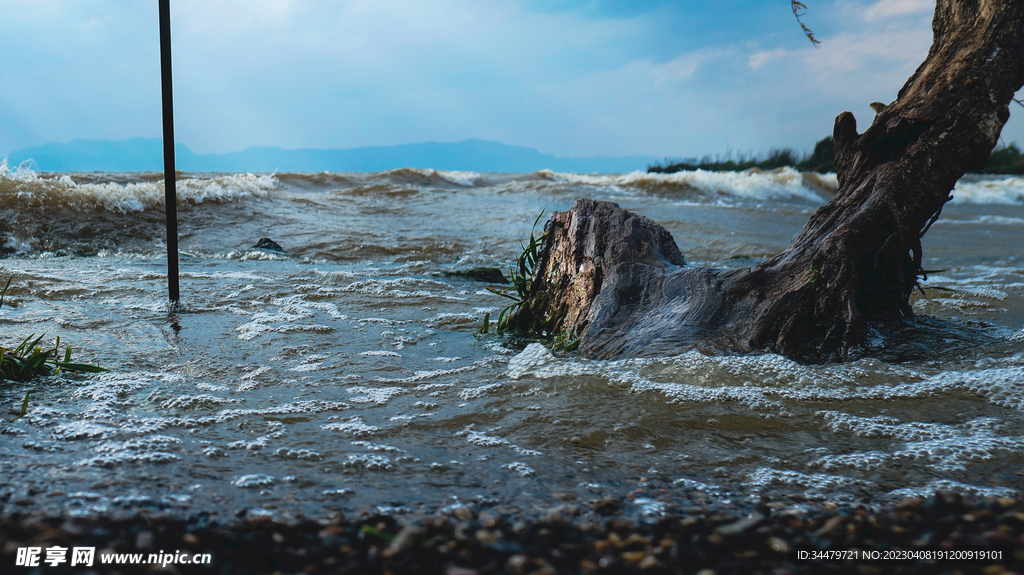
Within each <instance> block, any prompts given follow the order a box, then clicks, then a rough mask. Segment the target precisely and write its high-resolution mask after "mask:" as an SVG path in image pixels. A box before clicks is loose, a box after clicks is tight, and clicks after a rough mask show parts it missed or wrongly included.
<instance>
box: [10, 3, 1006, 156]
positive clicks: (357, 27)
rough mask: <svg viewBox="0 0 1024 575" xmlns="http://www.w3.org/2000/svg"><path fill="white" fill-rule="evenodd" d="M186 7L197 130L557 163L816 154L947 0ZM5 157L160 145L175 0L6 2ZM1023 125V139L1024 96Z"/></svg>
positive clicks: (925, 35) (881, 91)
mask: <svg viewBox="0 0 1024 575" xmlns="http://www.w3.org/2000/svg"><path fill="white" fill-rule="evenodd" d="M806 3H807V4H808V7H809V11H808V13H807V15H806V16H805V18H804V19H805V22H806V23H807V24H808V25H809V26H810V27H811V28H812V29H814V31H815V33H816V34H817V36H818V38H819V39H820V40H821V41H822V45H821V46H820V47H819V48H814V47H812V46H811V44H810V43H809V42H808V41H807V39H806V38H805V37H804V36H803V34H802V33H801V31H800V28H799V26H798V25H797V23H796V21H795V20H794V18H793V15H792V13H791V12H790V10H789V3H788V2H786V1H784V0H772V1H770V2H763V1H761V2H758V1H749V0H706V1H705V0H690V1H685V2H684V1H675V2H669V1H659V0H629V1H627V0H349V1H340V0H337V1H325V0H319V1H315V0H171V13H172V30H173V43H174V87H175V102H174V105H175V131H176V136H177V138H176V139H177V141H178V142H180V143H184V144H185V145H187V146H189V147H190V148H191V149H192V150H193V151H195V152H199V153H208V152H228V151H234V150H240V149H243V148H246V147H249V146H280V147H284V148H301V147H318V148H351V147H359V146H371V145H391V144H403V143H415V142H426V141H438V142H454V141H460V140H464V139H468V138H480V139H485V140H494V141H500V142H504V143H507V144H517V145H523V146H528V147H531V148H536V149H538V150H540V151H541V152H545V153H549V154H554V155H557V156H595V155H614V156H618V155H637V154H642V155H652V156H656V157H686V156H699V155H704V154H720V153H725V152H726V151H728V150H733V151H736V152H748V151H752V152H760V151H766V150H768V149H769V148H772V147H792V148H795V149H797V150H801V151H809V150H810V149H811V148H812V146H813V144H814V142H815V141H816V140H818V139H820V138H821V137H823V136H825V135H828V134H829V133H830V132H831V129H832V121H833V118H834V117H835V116H836V115H837V114H838V113H840V112H842V111H844V110H850V111H852V112H854V114H855V115H856V116H857V118H858V122H859V124H860V126H861V129H863V128H864V127H866V125H867V124H868V123H870V119H871V118H872V117H873V113H872V112H871V110H870V108H869V107H868V104H869V103H870V102H873V101H882V102H889V101H891V100H893V99H894V98H895V97H896V92H897V91H898V90H899V88H900V87H901V86H902V84H903V82H904V81H905V80H906V79H907V77H909V75H910V74H911V73H912V72H913V71H914V69H915V68H916V67H917V65H918V64H919V63H920V62H921V61H922V59H923V58H924V56H925V53H926V52H927V50H928V46H929V45H930V43H931V29H930V22H931V13H932V10H933V8H934V2H928V1H927V0H882V1H870V0H868V1H858V0H844V1H832V2H817V1H814V0H808V1H807V2H806ZM0 14H2V15H3V17H2V18H0V54H2V55H3V60H2V62H0V87H2V89H0V157H2V156H3V155H5V154H6V153H8V152H10V151H13V150H16V149H19V148H23V147H28V146H34V145H39V144H42V143H46V142H53V141H61V142H67V141H70V140H72V139H76V138H81V139H115V140H116V139H125V138H131V137H139V136H141V137H159V135H160V70H159V44H158V15H157V1H156V0H31V1H29V0H0ZM1011 113H1012V114H1013V116H1012V118H1011V120H1010V123H1009V124H1007V126H1006V127H1005V128H1004V130H1003V138H1004V140H1005V141H1006V142H1007V143H1008V142H1010V141H1017V142H1019V143H1024V120H1021V117H1024V108H1021V107H1019V106H1016V105H1014V106H1013V108H1012V109H1011Z"/></svg>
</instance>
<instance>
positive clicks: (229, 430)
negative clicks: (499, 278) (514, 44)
mask: <svg viewBox="0 0 1024 575" xmlns="http://www.w3.org/2000/svg"><path fill="white" fill-rule="evenodd" d="M159 179H160V177H159V174H39V173H35V172H33V171H31V170H29V169H25V168H21V169H11V168H9V167H8V166H7V165H6V164H3V165H2V166H0V249H2V250H3V252H4V253H5V254H6V255H5V257H4V258H3V259H0V281H4V282H6V279H7V277H10V276H13V278H14V280H13V282H12V283H11V289H10V291H9V293H8V296H7V299H6V301H5V302H4V306H3V309H2V310H0V345H3V346H6V347H14V346H16V345H17V344H18V343H19V342H20V341H21V340H22V339H24V338H25V337H26V336H28V335H29V334H32V333H35V334H40V333H44V332H45V333H46V334H47V340H49V341H52V338H53V337H55V336H60V337H61V341H62V345H63V343H69V344H71V345H72V346H73V348H74V349H73V354H74V359H75V360H76V361H83V362H90V363H95V364H99V365H102V366H105V367H107V368H109V369H110V370H111V371H110V372H109V373H105V374H96V375H67V376H64V375H61V376H56V377H52V378H46V379H39V380H36V381H33V382H30V383H15V382H3V383H0V478H2V479H0V509H2V510H3V511H4V512H6V513H10V512H13V511H18V510H20V511H33V512H47V513H51V514H59V515H68V514H96V513H114V512H117V511H118V510H122V509H129V510H130V509H134V508H138V507H147V506H148V507H153V506H156V507H163V508H167V509H171V510H178V511H180V512H182V513H194V512H199V511H210V512H217V513H221V514H229V513H232V512H234V511H236V510H239V509H242V508H246V509H249V513H250V514H255V513H262V514H267V515H273V516H275V517H278V518H280V519H289V518H292V517H294V516H295V515H296V514H298V513H301V514H305V515H309V516H323V515H325V514H330V513H334V512H338V511H341V512H352V511H359V510H373V512H392V513H394V512H403V511H412V512H429V511H431V510H436V509H439V508H444V507H445V506H450V505H452V504H453V503H457V502H475V504H477V505H504V506H510V505H514V506H518V507H519V508H520V509H524V510H530V509H542V508H545V507H547V506H549V505H550V504H551V502H553V501H556V500H557V499H558V498H561V499H571V498H576V499H580V500H585V499H587V498H590V499H594V498H599V497H603V496H606V495H616V496H622V495H627V494H628V493H629V492H630V491H631V490H632V489H635V488H636V486H638V485H648V486H650V485H658V486H661V488H662V489H663V490H670V491H671V490H675V491H677V492H681V493H682V492H685V493H689V494H698V495H702V496H705V497H707V498H709V499H713V500H716V501H725V502H729V501H733V502H738V503H737V504H739V503H742V502H754V501H759V500H760V498H761V496H762V495H770V496H787V495H793V494H796V495H798V496H800V497H807V498H811V499H815V498H818V499H820V498H829V499H831V500H844V499H845V500H853V499H856V498H861V497H865V496H868V497H873V498H883V499H884V498H903V497H907V496H911V495H917V494H922V495H923V494H928V493H930V492H932V491H934V490H935V489H936V488H941V487H950V488H954V489H958V490H961V491H965V492H971V493H975V494H979V495H983V496H984V495H1010V494H1014V493H1018V492H1019V490H1020V489H1021V488H1022V486H1024V476H1022V475H1021V470H1022V469H1024V259H1022V256H1021V253H1020V246H1022V245H1024V180H1022V179H1019V178H1009V177H989V178H980V177H974V178H970V177H969V178H967V179H965V180H964V181H961V182H960V184H959V185H958V188H957V190H956V191H954V195H955V199H954V201H953V202H951V203H949V204H947V206H946V208H945V209H944V211H943V215H942V218H941V219H940V220H939V221H938V222H937V223H936V224H935V225H934V227H933V228H932V229H931V231H930V232H929V233H928V235H927V236H926V238H925V245H924V250H925V251H924V258H925V260H924V261H925V268H927V269H930V270H941V271H933V272H932V273H930V274H929V278H928V280H927V281H926V282H925V283H924V294H923V295H922V294H917V295H915V297H914V309H915V311H916V312H917V313H918V316H917V318H916V319H915V321H914V322H912V323H911V324H910V325H909V326H906V327H904V328H901V329H888V330H886V331H885V333H882V332H879V333H876V334H873V336H872V347H871V349H870V350H869V352H868V354H867V356H866V357H864V358H863V359H860V360H858V361H854V362H851V363H847V364H826V365H813V366H805V365H800V364H798V363H795V362H792V361H790V360H788V359H785V358H783V357H780V356H777V355H772V354H762V355H753V356H740V357H735V356H732V357H731V356H725V355H722V356H705V355H701V354H700V353H697V352H690V353H686V354H684V355H681V356H678V357H665V358H647V359H637V360H628V359H627V360H621V361H591V360H586V359H582V358H580V357H578V356H575V355H573V354H572V353H569V354H552V353H551V352H550V351H548V350H547V349H546V348H544V347H543V346H540V345H539V344H533V345H530V346H528V347H525V348H521V347H520V346H517V345H514V344H513V343H512V342H507V341H503V340H502V339H501V338H499V337H498V336H497V335H495V334H490V335H486V336H484V335H480V334H477V333H475V332H477V331H478V330H479V329H480V327H481V325H482V319H483V316H484V314H485V313H488V312H490V313H491V314H492V317H494V316H496V315H497V311H499V310H500V309H501V307H503V306H504V305H505V303H504V300H503V299H502V298H500V297H498V296H495V295H494V294H492V293H490V292H489V291H487V290H486V287H487V286H488V284H484V283H481V282H478V281H473V280H469V279H464V278H460V277H453V276H448V275H445V272H450V271H453V270H458V269H465V268H468V267H473V266H498V267H502V268H507V265H508V263H509V262H510V261H511V260H512V259H513V258H514V257H515V256H516V255H517V253H518V251H519V242H520V241H521V240H523V239H524V238H527V237H528V236H529V234H530V227H531V224H532V223H533V221H534V219H535V218H536V216H537V214H539V213H540V212H541V211H544V212H545V213H546V214H547V213H550V212H551V211H553V210H564V209H567V208H568V207H569V206H570V205H571V204H572V202H573V200H575V199H576V198H578V197H592V198H597V199H604V200H611V201H615V202H617V203H619V204H620V205H621V206H622V207H624V208H626V209H629V210H632V211H635V212H638V213H641V214H644V215H647V216H649V217H651V218H653V219H654V220H656V221H658V222H659V223H661V224H662V225H664V226H665V227H666V228H667V229H668V230H669V231H671V232H672V234H673V236H674V237H675V239H676V241H677V243H678V244H679V247H680V249H681V250H682V252H683V253H684V254H685V256H686V258H687V261H688V262H689V263H691V264H697V265H709V266H715V267H723V266H735V265H750V264H752V263H756V262H757V261H759V260H760V259H763V258H765V257H767V256H770V255H772V254H774V253H777V252H778V251H780V250H782V249H784V248H785V247H786V246H787V245H788V243H789V241H790V239H791V238H792V237H793V236H794V235H795V234H796V233H797V231H798V230H799V228H800V226H801V225H802V224H803V222H804V221H806V219H807V218H808V217H809V216H810V214H811V213H813V211H814V210H815V209H816V208H817V207H818V206H820V205H821V204H822V203H823V202H824V201H826V200H827V198H828V197H830V196H831V194H833V193H834V192H835V189H836V182H835V176H834V175H825V176H819V175H816V174H800V173H798V172H795V171H793V170H790V169H782V170H778V171H774V172H771V173H761V174H758V173H707V172H683V173H678V174H671V175H648V174H642V173H634V174H627V175H621V176H588V175H576V174H560V173H553V172H548V171H541V172H536V173H531V174H490V173H487V174H476V173H468V172H438V171H432V170H408V169H407V170H393V171H388V172H382V173H375V174H275V175H267V174H264V175H251V174H220V175H210V174H183V175H182V176H181V177H180V178H179V184H178V193H179V219H180V237H181V240H180V244H181V250H182V254H181V291H182V303H183V304H184V307H185V309H184V310H183V311H181V312H180V313H175V314H169V313H168V307H167V302H166V298H167V295H166V293H167V292H166V260H165V248H164V242H163V214H162V203H163V186H162V183H160V181H159ZM261 237H270V238H272V239H273V240H274V241H276V242H277V243H278V244H280V245H281V246H282V247H283V248H284V249H285V250H286V251H287V255H284V254H280V253H275V252H272V251H266V250H258V249H252V247H251V246H253V245H254V244H255V243H256V242H257V240H259V239H260V238H261ZM732 256H744V257H742V258H735V257H732ZM729 258H732V259H729ZM26 393H29V394H30V399H29V406H28V412H27V414H26V415H25V416H24V417H20V418H19V417H18V414H19V413H20V409H21V405H22V401H23V400H24V398H25V395H26ZM643 501H647V500H643ZM648 507H649V508H648V509H647V511H648V512H651V513H654V512H657V510H658V509H659V508H658V507H657V506H656V505H655V506H654V507H650V506H648ZM651 509H653V510H654V511H651Z"/></svg>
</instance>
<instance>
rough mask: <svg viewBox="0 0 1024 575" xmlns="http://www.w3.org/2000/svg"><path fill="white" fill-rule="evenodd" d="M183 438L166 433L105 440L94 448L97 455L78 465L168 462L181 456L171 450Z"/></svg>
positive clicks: (98, 465)
mask: <svg viewBox="0 0 1024 575" xmlns="http://www.w3.org/2000/svg"><path fill="white" fill-rule="evenodd" d="M180 443H181V440H180V439H178V438H176V437H169V436H166V435H150V436H147V437H140V438H138V439H132V440H128V441H104V442H101V443H99V444H98V445H96V446H95V447H94V448H93V449H94V450H95V451H96V452H97V453H99V454H100V455H97V456H96V457H92V458H89V459H83V460H81V461H78V462H76V465H82V466H92V467H114V466H116V465H119V464H122V463H168V462H171V461H176V460H178V459H180V457H179V456H178V455H176V454H174V453H171V452H170V450H171V449H173V448H174V447H175V446H176V445H178V444H180Z"/></svg>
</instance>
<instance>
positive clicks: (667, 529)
mask: <svg viewBox="0 0 1024 575" xmlns="http://www.w3.org/2000/svg"><path fill="white" fill-rule="evenodd" d="M673 496H678V494H673V493H662V494H661V496H660V497H659V498H658V499H654V500H651V503H652V504H656V503H657V502H658V500H659V499H660V500H664V499H667V498H670V497H673ZM628 499H629V496H627V497H626V498H614V497H605V498H602V499H595V500H592V501H589V502H587V503H585V504H584V505H577V504H575V503H564V504H561V505H555V506H553V507H551V508H549V509H546V510H523V509H518V508H513V507H506V506H502V505H501V504H500V503H498V504H495V505H481V504H463V505H456V506H449V507H446V508H443V509H441V510H439V511H437V512H435V513H433V514H429V515H428V514H397V515H381V514H377V513H373V512H372V511H370V510H366V511H363V512H362V513H359V512H348V513H346V514H345V515H343V516H337V517H334V518H332V519H319V520H318V519H311V518H302V519H299V520H298V521H296V522H294V523H285V522H280V521H277V520H274V519H272V518H270V517H267V516H260V515H256V516H246V515H245V514H243V516H242V517H222V516H218V515H212V514H210V513H206V512H203V513H197V514H191V515H188V516H180V515H176V514H174V513H171V512H167V511H156V512H154V511H151V510H149V509H142V510H134V511H125V512H122V513H114V514H110V515H105V516H81V517H46V516H38V515H26V514H20V513H13V514H10V515H0V550H2V551H0V554H2V557H0V565H2V566H3V569H2V570H7V569H13V570H22V569H24V572H26V573H28V572H32V571H29V570H28V569H26V568H25V567H22V566H18V565H17V561H18V549H19V548H27V547H39V548H40V549H41V553H40V561H39V567H37V571H36V572H46V573H51V572H68V573H76V572H77V573H94V572H95V573H114V572H120V573H144V572H151V570H152V568H154V567H155V566H151V565H147V564H137V565H131V564H116V565H115V564H103V563H102V562H101V556H102V555H105V554H107V553H116V554H142V555H141V556H140V557H141V558H142V559H141V560H143V561H147V560H149V555H150V554H156V555H157V557H156V559H157V561H159V560H161V559H162V560H163V561H164V562H165V563H169V565H168V566H167V567H166V568H167V569H171V568H173V571H170V572H177V573H276V572H281V573H395V574H398V573H445V574H446V575H473V574H484V573H533V574H537V575H539V574H553V573H652V574H653V573H702V575H711V574H712V573H715V574H718V575H721V574H725V573H765V574H769V573H770V574H773V575H783V574H800V573H834V572H858V573H951V574H952V573H986V574H990V575H994V574H998V573H1019V572H1021V569H1022V567H1024V500H1022V499H1021V498H989V499H974V498H971V497H964V496H962V495H961V494H959V493H957V492H953V491H938V492H936V493H935V494H934V495H932V496H931V497H929V498H927V499H921V498H910V499H905V500H903V501H899V502H876V501H870V500H869V501H860V502H855V503H838V504H837V503H834V502H829V501H813V502H811V501H795V500H792V499H788V498H787V499H785V500H776V501H771V500H768V499H767V498H766V499H765V500H764V501H762V502H761V503H760V504H758V505H756V506H754V507H753V509H752V510H750V511H749V512H747V511H746V510H742V509H733V510H732V511H729V510H723V509H722V508H721V506H716V503H720V502H716V501H714V500H712V501H710V502H709V503H708V504H707V505H694V506H691V507H689V508H687V509H682V510H681V511H680V512H679V513H667V512H666V513H662V514H659V515H648V516H643V515H640V516H627V515H624V514H623V510H624V509H625V508H626V507H627V505H626V504H627V503H630V501H628ZM635 502H636V501H635V500H634V501H633V503H635ZM249 515H251V514H249ZM54 545H58V546H61V547H64V548H68V549H70V548H72V547H94V548H95V550H96V551H95V559H94V565H93V567H92V568H91V570H89V568H87V567H83V566H81V565H79V566H74V567H71V566H69V564H68V563H67V562H65V563H63V564H61V565H58V566H57V567H51V566H49V565H46V564H45V559H46V548H48V547H51V546H54ZM982 546H988V547H982ZM992 546H1002V547H992ZM983 548H987V549H993V550H997V551H1000V552H1001V553H1002V554H1003V555H1004V559H1003V560H1002V561H995V562H993V561H988V562H979V561H973V562H972V561H968V562H966V563H959V564H953V563H942V564H939V563H935V562H934V561H933V562H928V561H922V560H912V559H910V560H904V561H899V560H889V561H885V560H881V559H879V560H876V561H875V562H873V563H872V562H869V561H866V560H865V559H864V556H863V552H864V551H878V552H881V553H883V554H884V553H886V552H888V553H890V554H891V553H893V552H900V551H922V550H932V551H934V550H958V551H964V550H978V549H983ZM798 550H804V551H813V550H819V551H825V550H830V551H845V552H846V557H847V559H846V560H845V561H811V560H809V559H807V560H805V561H802V562H801V561H799V560H797V556H796V552H797V551H798ZM852 550H858V551H859V552H860V553H862V555H861V556H860V557H859V558H858V559H856V560H852V559H850V557H851V555H850V553H851V552H852ZM176 553H177V554H176ZM181 553H184V555H181ZM202 554H209V555H210V563H209V564H208V565H190V564H183V563H176V562H175V559H181V558H182V557H185V558H188V557H190V556H193V555H202ZM1009 554H1012V555H1013V556H1012V557H1006V555H1009ZM142 556H145V557H142ZM68 559H70V551H69V552H68ZM115 559H116V558H115ZM121 559H125V560H127V559H128V558H127V557H121ZM1007 564H1009V565H1008V566H1007Z"/></svg>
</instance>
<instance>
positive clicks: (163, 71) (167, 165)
mask: <svg viewBox="0 0 1024 575" xmlns="http://www.w3.org/2000/svg"><path fill="white" fill-rule="evenodd" d="M160 79H161V85H162V88H163V114H164V203H165V205H166V218H167V294H168V297H169V299H170V300H171V304H172V305H174V304H177V303H178V300H179V298H180V296H179V293H178V201H177V200H178V194H177V193H176V191H175V189H174V105H173V100H174V93H173V90H172V89H171V6H170V0H160Z"/></svg>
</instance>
